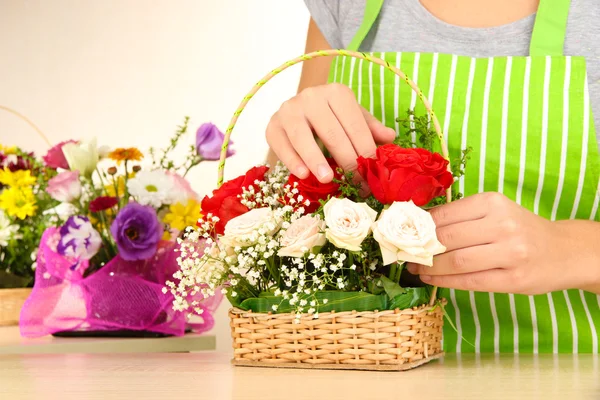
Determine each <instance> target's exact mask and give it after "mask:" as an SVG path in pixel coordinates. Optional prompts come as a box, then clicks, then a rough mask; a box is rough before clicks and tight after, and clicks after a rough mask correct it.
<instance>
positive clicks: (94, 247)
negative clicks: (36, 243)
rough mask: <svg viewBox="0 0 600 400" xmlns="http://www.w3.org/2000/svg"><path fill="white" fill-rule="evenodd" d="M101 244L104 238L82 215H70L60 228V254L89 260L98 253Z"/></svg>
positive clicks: (58, 246)
mask: <svg viewBox="0 0 600 400" xmlns="http://www.w3.org/2000/svg"><path fill="white" fill-rule="evenodd" d="M100 246H102V238H101V237H100V234H99V233H98V231H96V230H95V229H94V227H93V226H92V224H91V223H90V220H89V219H87V218H86V217H83V216H80V215H74V216H72V217H69V219H68V220H67V222H66V223H65V224H64V225H63V226H62V227H61V228H60V240H59V242H58V245H57V247H56V250H57V252H58V254H60V255H62V256H65V257H70V258H75V259H77V260H89V259H90V258H92V257H94V256H95V255H96V253H98V250H100ZM75 266H77V264H75Z"/></svg>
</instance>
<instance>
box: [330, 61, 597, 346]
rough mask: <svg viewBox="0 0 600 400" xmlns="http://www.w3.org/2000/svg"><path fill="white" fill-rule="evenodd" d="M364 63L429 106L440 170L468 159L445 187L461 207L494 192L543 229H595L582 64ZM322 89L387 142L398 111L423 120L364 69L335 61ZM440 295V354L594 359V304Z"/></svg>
mask: <svg viewBox="0 0 600 400" xmlns="http://www.w3.org/2000/svg"><path fill="white" fill-rule="evenodd" d="M372 54H373V55H374V56H375V57H380V58H384V59H385V60H386V61H388V62H389V63H391V64H393V65H395V66H397V67H399V68H400V69H401V70H403V71H404V72H405V73H408V75H409V76H410V77H411V79H413V80H414V81H415V82H416V83H417V85H418V86H419V87H420V88H421V89H422V91H423V93H425V94H426V95H427V96H428V98H429V100H430V101H431V102H432V104H433V108H434V110H435V112H436V114H437V115H438V118H439V120H440V122H441V123H442V128H443V130H444V135H445V137H446V138H447V142H448V146H449V149H450V156H451V158H456V157H458V156H459V155H460V152H461V150H462V149H464V148H466V147H468V146H471V147H472V148H473V152H472V157H471V160H470V161H469V163H468V165H467V169H466V171H465V172H466V173H465V176H464V177H463V178H461V180H460V181H459V182H457V184H456V187H457V189H458V190H459V191H460V192H462V193H463V194H464V195H465V196H469V195H473V194H475V193H479V192H490V191H496V192H500V193H503V194H504V195H506V196H507V197H509V198H510V199H512V200H514V201H515V202H517V203H519V204H521V205H522V206H524V207H526V208H527V209H529V210H531V211H533V212H535V213H536V214H538V215H540V216H543V217H545V218H547V219H550V220H561V219H590V220H596V221H598V219H599V215H598V205H599V201H600V198H599V195H598V193H599V189H600V187H599V171H600V158H599V157H598V148H597V143H596V136H595V129H594V124H593V119H592V115H591V111H590V97H589V92H588V87H587V74H586V67H585V60H584V59H583V58H581V57H495V58H471V57H464V56H456V55H447V54H426V53H372ZM330 81H331V82H339V83H344V84H346V85H348V86H349V87H350V88H352V90H353V91H354V92H355V93H356V96H357V99H358V101H359V102H360V103H361V104H362V105H363V106H364V107H365V108H366V109H367V110H369V111H370V112H371V113H372V114H373V115H374V116H375V117H377V118H378V119H380V120H381V121H382V122H383V123H384V124H385V125H387V126H389V127H391V128H394V129H396V131H399V130H400V129H401V126H400V124H398V123H397V122H396V118H398V117H401V118H406V115H407V111H408V110H409V109H414V110H415V113H416V115H425V114H426V111H425V108H424V107H423V105H422V104H420V103H419V101H418V98H417V96H416V95H415V93H414V92H412V90H411V89H410V88H409V87H408V85H406V84H405V83H404V82H401V81H400V80H399V79H398V77H396V76H395V75H394V74H392V73H390V72H389V71H387V70H384V69H383V68H380V67H379V66H374V65H373V64H371V63H368V62H366V61H363V60H356V59H353V58H352V59H350V58H344V57H338V58H337V59H336V60H335V61H334V63H333V66H332V68H331V73H330ZM498 256H501V255H498ZM567 268H568V266H565V269H567ZM442 294H443V296H444V297H446V298H447V299H448V300H449V303H448V306H447V313H448V315H449V317H450V318H451V320H452V321H453V322H454V324H455V326H456V331H455V330H454V329H453V328H452V327H451V326H450V324H446V327H445V330H444V347H445V350H446V351H448V352H497V353H498V352H503V353H504V352H514V353H559V352H561V353H598V336H599V334H600V296H597V295H595V294H592V293H588V292H584V291H581V290H566V291H561V292H555V293H550V294H548V295H538V296H524V295H512V294H493V293H480V292H467V291H459V290H443V291H442ZM462 338H464V339H465V340H462ZM469 343H471V344H472V345H471V344H469Z"/></svg>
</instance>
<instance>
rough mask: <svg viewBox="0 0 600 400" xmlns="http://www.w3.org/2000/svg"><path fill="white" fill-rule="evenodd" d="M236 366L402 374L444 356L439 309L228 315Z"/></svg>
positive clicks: (427, 307) (240, 312)
mask: <svg viewBox="0 0 600 400" xmlns="http://www.w3.org/2000/svg"><path fill="white" fill-rule="evenodd" d="M229 317H230V319H231V335H232V336H233V349H234V360H233V361H232V362H233V364H234V365H243V366H264V367H292V368H322V369H364V370H383V371H398V370H407V369H411V368H415V367H417V366H419V365H422V364H424V363H427V362H429V361H431V360H434V359H436V358H439V357H441V356H442V355H443V353H442V348H441V339H442V325H443V313H442V309H441V307H439V306H438V307H435V308H434V309H433V310H432V307H430V306H428V305H425V306H421V307H415V308H413V309H408V310H394V311H366V312H356V311H353V312H339V313H336V312H330V313H323V314H319V318H318V319H313V318H312V316H306V317H304V318H302V319H301V322H300V323H295V322H294V318H295V317H294V315H292V314H255V313H252V312H251V311H249V312H246V311H242V310H238V309H233V310H231V311H230V312H229Z"/></svg>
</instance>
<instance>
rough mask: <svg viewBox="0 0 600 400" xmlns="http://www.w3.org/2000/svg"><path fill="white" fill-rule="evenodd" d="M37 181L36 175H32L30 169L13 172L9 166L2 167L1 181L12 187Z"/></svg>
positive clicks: (23, 185) (29, 184) (28, 184)
mask: <svg viewBox="0 0 600 400" xmlns="http://www.w3.org/2000/svg"><path fill="white" fill-rule="evenodd" d="M35 182H36V179H35V176H31V171H29V170H19V171H15V172H11V170H9V169H8V168H7V167H4V169H0V183H2V184H4V185H7V186H10V187H26V186H31V185H33V184H34V183H35Z"/></svg>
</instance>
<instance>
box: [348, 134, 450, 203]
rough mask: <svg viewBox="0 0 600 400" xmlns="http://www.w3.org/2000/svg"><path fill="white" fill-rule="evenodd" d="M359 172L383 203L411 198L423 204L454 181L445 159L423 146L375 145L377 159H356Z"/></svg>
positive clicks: (440, 193) (438, 194)
mask: <svg viewBox="0 0 600 400" xmlns="http://www.w3.org/2000/svg"><path fill="white" fill-rule="evenodd" d="M357 161H358V172H359V174H360V175H361V176H362V177H363V178H364V179H365V180H366V181H367V184H368V185H369V188H370V189H371V192H372V193H373V196H375V198H376V199H377V200H378V201H379V202H380V203H382V204H391V203H393V202H394V201H409V200H412V201H413V202H414V203H415V204H416V205H418V206H424V205H426V204H427V203H429V202H430V201H431V200H432V199H434V198H435V197H438V196H441V195H443V194H444V192H445V191H446V189H448V188H449V187H450V186H451V185H452V183H453V182H454V178H453V177H452V174H451V173H450V172H448V161H447V160H446V159H444V158H443V157H442V156H441V155H439V154H438V153H432V152H430V151H428V150H425V149H412V148H411V149H405V148H402V147H400V146H397V145H395V144H386V145H384V146H381V147H379V148H377V158H375V159H373V158H364V157H359V158H358V160H357Z"/></svg>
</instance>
